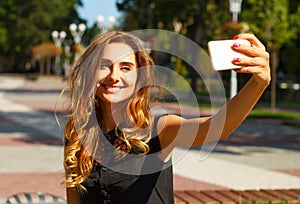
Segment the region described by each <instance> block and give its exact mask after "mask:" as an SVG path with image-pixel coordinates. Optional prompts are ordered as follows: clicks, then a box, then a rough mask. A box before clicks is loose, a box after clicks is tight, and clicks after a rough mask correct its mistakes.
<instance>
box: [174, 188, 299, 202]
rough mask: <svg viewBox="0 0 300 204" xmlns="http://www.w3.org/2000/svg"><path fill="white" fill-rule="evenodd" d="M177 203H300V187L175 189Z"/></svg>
mask: <svg viewBox="0 0 300 204" xmlns="http://www.w3.org/2000/svg"><path fill="white" fill-rule="evenodd" d="M174 199H175V204H192V203H194V204H196V203H205V204H219V203H222V204H236V203H243V204H244V203H245V204H248V203H249V204H250V203H251V204H263V203H277V204H279V203H282V204H290V203H293V204H297V203H298V204H300V189H289V190H287V189H283V190H245V191H239V190H215V191H209V190H204V191H175V192H174Z"/></svg>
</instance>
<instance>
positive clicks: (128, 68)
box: [121, 67, 131, 72]
mask: <svg viewBox="0 0 300 204" xmlns="http://www.w3.org/2000/svg"><path fill="white" fill-rule="evenodd" d="M121 69H122V70H123V71H126V72H127V71H131V68H130V67H122V68H121Z"/></svg>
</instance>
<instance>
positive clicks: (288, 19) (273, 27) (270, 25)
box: [242, 0, 300, 111]
mask: <svg viewBox="0 0 300 204" xmlns="http://www.w3.org/2000/svg"><path fill="white" fill-rule="evenodd" d="M291 2H292V1H291ZM247 3H248V6H249V7H248V8H247V10H245V11H243V13H242V18H243V20H244V21H246V22H247V23H248V25H249V28H250V30H251V31H253V32H254V33H255V34H256V35H258V36H259V37H260V38H261V39H262V40H263V41H264V42H265V44H266V45H267V49H268V50H269V51H270V54H271V70H272V82H271V110H272V111H275V110H276V78H277V74H276V73H277V68H278V64H279V53H280V49H281V48H282V46H283V45H285V44H287V43H289V42H291V40H292V39H296V38H297V32H298V27H299V22H300V15H299V14H300V13H299V11H300V7H299V6H300V4H299V3H298V5H297V7H298V10H295V12H294V13H291V11H290V7H289V1H288V0H273V1H263V0H259V1H258V0H249V1H247ZM294 5H296V3H295V2H294ZM297 23H298V25H297Z"/></svg>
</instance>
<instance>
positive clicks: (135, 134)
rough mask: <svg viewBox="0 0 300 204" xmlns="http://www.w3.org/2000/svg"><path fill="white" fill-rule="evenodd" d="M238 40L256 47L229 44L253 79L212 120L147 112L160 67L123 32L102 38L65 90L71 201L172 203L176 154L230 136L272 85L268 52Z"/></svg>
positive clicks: (252, 39)
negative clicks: (67, 96)
mask: <svg viewBox="0 0 300 204" xmlns="http://www.w3.org/2000/svg"><path fill="white" fill-rule="evenodd" d="M236 38H240V39H246V40H248V41H250V43H251V44H252V45H253V46H248V45H242V44H241V45H239V46H232V49H234V50H235V51H237V52H240V53H242V54H246V55H247V56H248V57H247V58H241V59H240V60H234V59H232V63H234V64H235V65H240V67H241V68H239V69H237V70H236V71H238V72H240V73H250V74H252V77H251V79H250V80H249V81H248V83H247V84H246V85H245V86H244V87H243V89H242V90H241V91H240V92H239V93H238V94H237V95H236V96H235V97H234V98H232V99H231V100H230V101H228V102H227V103H226V104H225V105H224V106H223V107H221V108H220V110H219V111H218V112H217V113H215V114H214V115H213V116H210V117H197V118H192V119H185V118H183V117H181V116H178V115H172V114H169V115H167V114H163V113H159V114H156V115H154V113H152V112H151V111H150V88H151V87H152V86H154V85H155V83H154V81H153V80H154V79H155V78H154V77H153V76H154V73H153V72H154V70H155V68H156V67H155V66H154V62H153V60H152V58H151V57H150V55H149V51H148V50H145V49H144V48H143V47H142V44H141V40H139V39H138V38H137V37H135V36H134V35H132V34H129V33H125V32H120V31H112V32H108V33H104V34H102V35H99V36H97V37H96V38H95V39H94V41H92V43H91V44H90V45H89V46H88V47H87V49H86V50H85V51H84V53H82V55H81V56H80V57H79V58H78V59H77V61H76V62H75V63H74V66H73V67H72V69H71V73H70V75H69V79H68V83H67V87H66V88H65V89H64V90H63V92H62V93H64V92H65V91H68V93H69V102H70V113H69V114H68V115H67V122H66V125H65V132H64V133H65V152H64V167H65V173H66V179H65V182H64V183H65V186H66V188H67V199H68V203H70V204H85V203H89V204H102V203H113V204H119V203H122V204H133V203H134V204H146V203H148V204H163V203H167V204H171V203H174V194H173V175H172V152H173V150H174V148H175V147H178V146H185V147H190V146H196V145H202V144H204V143H207V142H211V141H216V140H217V139H219V138H226V137H227V136H228V135H229V134H230V133H231V132H232V131H233V130H234V129H235V128H236V127H237V126H238V125H239V124H240V123H241V122H242V121H243V120H244V119H245V117H246V116H247V115H248V113H249V112H250V111H251V109H252V108H253V107H254V105H255V103H256V102H257V100H258V99H259V97H260V96H261V94H262V93H263V91H264V90H265V88H266V87H267V86H268V84H269V82H270V67H269V55H268V53H267V52H266V51H265V48H264V46H263V45H262V44H261V43H260V41H259V40H258V39H257V38H256V37H255V36H254V35H252V34H240V35H239V36H237V37H236ZM235 44H236V43H235ZM224 113H225V114H224ZM224 115H225V116H224ZM224 117H225V118H224ZM214 123H218V124H217V125H214ZM211 126H212V127H213V130H212V131H210V129H211V128H212V127H211Z"/></svg>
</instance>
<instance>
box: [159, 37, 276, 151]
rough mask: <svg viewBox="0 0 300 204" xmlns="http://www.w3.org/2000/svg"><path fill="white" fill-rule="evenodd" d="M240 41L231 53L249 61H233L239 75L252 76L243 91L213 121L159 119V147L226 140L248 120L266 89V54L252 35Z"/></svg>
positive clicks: (267, 55)
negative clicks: (245, 41) (244, 43)
mask: <svg viewBox="0 0 300 204" xmlns="http://www.w3.org/2000/svg"><path fill="white" fill-rule="evenodd" d="M237 38H239V39H247V40H249V41H250V43H251V47H250V46H247V45H238V44H236V45H234V46H232V49H234V50H236V51H238V52H241V53H244V54H246V55H248V56H249V58H243V59H233V63H234V64H236V65H242V68H240V69H237V70H236V71H237V72H239V73H249V74H252V77H251V79H250V80H249V81H248V82H247V84H246V85H245V86H244V87H243V89H242V90H241V91H240V92H239V93H238V94H237V95H236V96H235V97H234V98H232V99H231V100H230V101H228V102H227V103H226V104H225V105H224V106H223V107H221V109H220V110H219V111H218V112H217V113H216V114H214V115H213V116H212V117H205V118H195V119H189V120H186V119H184V118H182V117H179V116H174V115H168V116H164V117H162V118H161V119H160V121H159V123H158V132H159V137H160V140H161V145H162V147H169V148H168V149H170V150H171V149H173V148H174V147H175V146H191V145H200V144H203V143H207V142H211V141H215V140H218V139H219V138H225V137H227V136H228V135H229V134H230V133H231V132H232V131H233V130H234V129H235V128H236V127H237V126H238V125H240V124H241V123H242V121H243V120H244V119H245V118H246V117H247V115H248V114H249V112H250V111H251V110H252V108H253V107H254V105H255V104H256V103H257V101H258V99H259V98H260V96H261V95H262V94H263V92H264V90H265V89H266V87H267V86H268V85H269V83H270V80H271V77H270V66H269V54H268V52H266V50H265V47H264V45H263V44H262V43H261V42H260V41H259V40H258V39H257V38H256V37H255V36H254V35H252V34H240V35H238V36H237Z"/></svg>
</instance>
